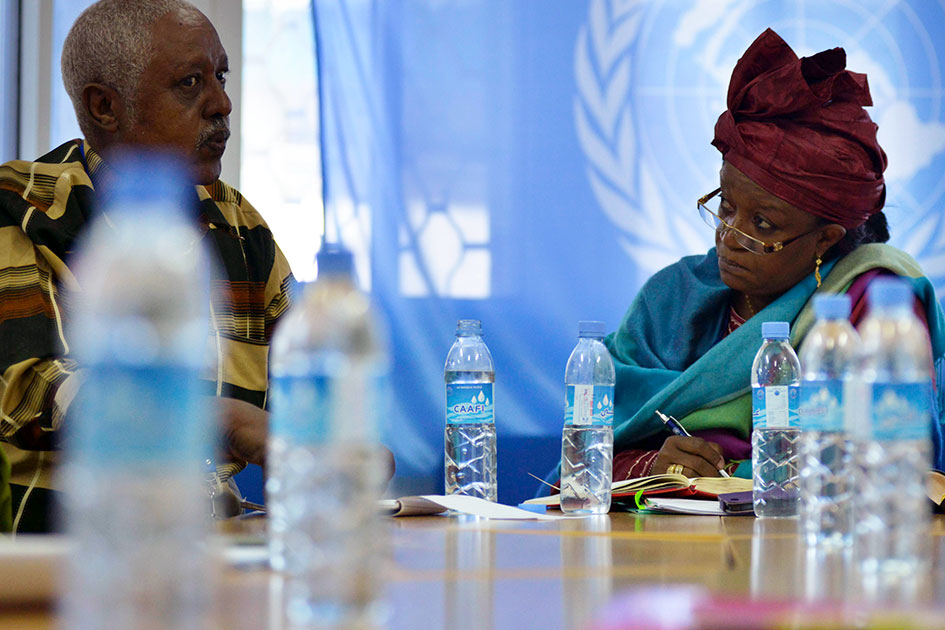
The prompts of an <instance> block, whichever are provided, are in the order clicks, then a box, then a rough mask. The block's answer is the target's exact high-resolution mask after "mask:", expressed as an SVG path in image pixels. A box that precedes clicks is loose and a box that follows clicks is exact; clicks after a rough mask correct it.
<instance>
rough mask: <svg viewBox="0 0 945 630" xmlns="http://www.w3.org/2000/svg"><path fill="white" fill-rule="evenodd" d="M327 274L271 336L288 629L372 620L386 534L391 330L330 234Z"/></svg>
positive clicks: (273, 489) (272, 485)
mask: <svg viewBox="0 0 945 630" xmlns="http://www.w3.org/2000/svg"><path fill="white" fill-rule="evenodd" d="M317 259H318V281H317V282H315V283H314V284H311V285H308V286H307V287H306V288H305V290H304V291H303V293H302V296H301V300H300V302H299V303H298V304H296V305H294V306H293V307H292V309H291V311H290V312H289V313H288V314H287V315H286V318H285V320H284V321H283V323H282V324H281V325H280V327H279V329H278V330H277V331H276V334H275V336H274V337H273V344H272V375H273V382H272V417H271V419H270V429H269V431H270V435H269V451H268V457H267V465H268V478H267V480H266V503H267V506H268V509H269V552H270V565H271V567H272V569H273V570H274V571H276V572H277V573H278V574H279V575H280V576H281V578H282V583H283V588H282V592H281V601H280V602H279V606H280V608H281V611H282V615H284V623H283V624H282V626H281V627H287V628H292V629H298V628H373V627H377V626H379V625H380V624H381V623H382V621H383V617H384V614H385V613H384V608H383V605H382V603H381V600H380V597H379V593H380V586H381V583H382V582H381V580H382V568H383V566H382V562H383V559H384V557H385V556H386V554H387V544H386V540H385V539H384V537H383V536H382V533H383V532H382V529H381V528H380V527H379V522H378V514H377V510H376V508H375V503H376V500H377V499H378V498H379V497H380V496H381V493H382V492H383V487H384V479H385V463H384V460H383V456H382V447H381V445H380V422H381V421H382V418H383V415H384V413H385V411H384V410H385V401H386V396H385V388H386V385H385V384H386V378H387V369H388V368H387V361H386V352H385V351H384V348H385V345H386V341H385V340H386V335H385V334H384V332H383V329H382V328H381V325H380V322H379V321H378V320H377V319H376V318H375V317H374V315H373V313H372V310H371V308H370V303H369V301H368V299H367V298H366V297H365V296H364V295H363V294H362V293H360V292H359V291H358V290H357V288H356V287H355V285H354V281H353V260H352V256H351V253H350V252H348V251H346V250H344V249H342V248H340V247H338V246H336V245H330V244H325V245H323V247H322V249H321V251H320V252H319V253H318V258H317Z"/></svg>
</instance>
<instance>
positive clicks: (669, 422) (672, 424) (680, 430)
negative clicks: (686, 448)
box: [656, 409, 729, 477]
mask: <svg viewBox="0 0 945 630" xmlns="http://www.w3.org/2000/svg"><path fill="white" fill-rule="evenodd" d="M656 415H658V416H659V417H660V420H662V421H663V424H665V425H666V428H667V429H669V430H670V431H672V432H673V433H675V434H676V435H679V436H682V437H692V436H691V435H690V434H689V431H686V428H685V427H684V426H683V425H681V424H679V420H677V419H676V418H674V417H672V416H667V415H666V414H665V413H663V412H662V411H660V410H659V409H657V410H656ZM719 474H720V475H722V476H723V477H728V476H729V474H728V473H727V472H725V471H724V470H723V469H721V468H719Z"/></svg>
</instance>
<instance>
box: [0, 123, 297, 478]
mask: <svg viewBox="0 0 945 630" xmlns="http://www.w3.org/2000/svg"><path fill="white" fill-rule="evenodd" d="M107 171H108V166H107V164H105V163H104V162H103V161H102V158H101V157H100V156H99V155H98V154H97V153H95V152H94V151H93V150H92V149H91V148H90V147H89V146H88V145H87V144H86V143H85V142H83V141H80V140H74V141H71V142H68V143H66V144H64V145H62V146H60V147H58V148H56V149H54V150H53V151H51V152H50V153H48V154H47V155H45V156H43V157H41V158H39V159H38V160H37V161H35V162H25V161H13V162H8V163H6V164H3V165H2V166H0V374H2V379H0V440H3V441H5V442H7V444H4V445H3V449H4V452H5V453H6V454H7V456H8V457H9V458H10V460H11V463H12V465H13V475H12V478H11V480H12V481H13V482H14V483H22V484H27V483H29V482H30V480H31V479H32V477H33V474H34V473H35V472H36V471H37V470H38V469H39V470H40V474H39V478H38V484H37V485H39V486H40V487H47V488H48V487H53V486H52V478H51V475H50V473H51V471H52V468H53V465H54V463H55V459H56V458H55V453H54V452H51V451H46V450H43V449H48V448H50V443H51V440H50V441H48V442H49V443H47V440H45V439H43V438H44V437H50V436H52V435H54V434H55V431H57V430H58V429H59V428H60V427H61V426H62V425H63V423H64V422H68V415H69V414H68V411H69V407H70V404H71V402H72V399H73V397H74V396H75V394H76V392H77V391H78V388H79V385H80V383H81V379H82V367H81V366H80V365H77V364H76V362H75V361H74V360H73V359H72V357H71V355H70V348H69V340H68V339H67V338H66V334H65V333H66V330H67V327H66V326H65V325H64V322H65V321H68V319H69V316H70V312H71V310H72V302H73V300H72V299H70V295H73V294H74V293H75V292H76V291H81V280H82V279H81V278H78V279H77V278H76V277H75V275H74V274H73V272H72V270H71V269H70V267H69V265H70V262H71V257H72V254H73V252H74V248H75V244H76V241H77V238H78V237H79V236H80V235H81V234H82V232H83V230H84V229H85V226H86V224H87V223H88V222H89V221H90V219H91V218H92V217H93V216H94V215H95V213H96V212H97V208H96V197H97V195H96V192H95V187H96V184H97V183H98V182H100V181H101V179H102V176H103V175H104V174H105V173H106V172H107ZM142 186H147V182H142ZM194 215H195V221H196V224H197V225H199V227H200V230H201V233H202V235H203V238H204V239H206V242H207V245H208V247H207V249H208V250H209V251H211V252H214V253H215V254H216V258H217V264H216V265H214V266H213V270H212V272H211V279H212V280H211V296H210V309H211V317H210V322H209V326H208V358H209V367H208V370H207V373H206V374H205V378H206V379H207V380H208V381H209V383H208V389H209V390H211V391H212V392H213V393H215V394H216V395H218V396H227V397H231V398H237V399H240V400H244V401H247V402H250V403H252V404H254V405H256V406H258V407H261V408H265V406H266V393H267V391H268V384H269V379H268V366H269V342H270V339H271V338H272V333H273V329H274V327H275V325H276V323H277V322H278V321H279V319H280V318H281V317H282V316H283V314H284V313H285V312H286V310H287V308H288V306H289V301H290V295H291V292H292V290H293V288H294V284H295V282H294V280H293V278H292V274H291V271H290V269H289V264H288V262H287V261H286V259H285V256H284V255H283V254H282V252H281V251H280V249H279V247H278V246H277V245H276V243H275V241H274V240H273V236H272V232H271V231H270V230H269V228H268V226H267V225H266V223H265V221H264V220H263V218H262V217H261V216H260V215H259V213H258V212H257V211H256V210H255V209H254V208H253V207H252V206H251V205H250V204H249V203H248V202H247V201H246V200H245V199H243V196H242V195H241V194H240V193H239V192H238V191H237V190H236V189H234V188H232V187H230V186H228V185H226V184H225V183H223V182H221V181H217V182H215V183H213V184H211V185H209V186H196V194H195V196H194ZM148 237H149V235H147V234H143V235H142V238H148ZM37 436H39V437H40V439H39V440H38V441H37V439H36V438H37ZM18 447H20V448H18ZM37 449H39V450H37ZM240 467H241V465H240V464H235V465H233V466H227V467H226V469H225V470H223V471H222V472H223V473H224V474H225V475H226V474H230V473H232V472H234V471H235V470H238V469H239V468H240Z"/></svg>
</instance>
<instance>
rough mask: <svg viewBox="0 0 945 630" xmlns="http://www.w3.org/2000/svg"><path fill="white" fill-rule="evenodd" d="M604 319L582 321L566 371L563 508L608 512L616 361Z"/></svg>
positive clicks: (565, 509) (562, 465)
mask: <svg viewBox="0 0 945 630" xmlns="http://www.w3.org/2000/svg"><path fill="white" fill-rule="evenodd" d="M603 337H604V322H579V323H578V343H577V345H576V346H575V347H574V350H573V351H572V352H571V356H570V358H569V359H568V366H567V368H566V369H565V373H564V382H565V385H566V387H567V394H566V397H565V401H564V431H563V433H562V437H561V511H563V512H568V513H572V514H575V513H576V514H606V513H607V512H608V511H609V510H610V487H611V479H612V477H613V460H614V431H613V422H614V383H615V376H614V361H613V359H611V358H610V352H608V351H607V348H606V347H605V346H604V344H603V343H601V339H603Z"/></svg>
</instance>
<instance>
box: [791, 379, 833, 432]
mask: <svg viewBox="0 0 945 630" xmlns="http://www.w3.org/2000/svg"><path fill="white" fill-rule="evenodd" d="M843 391H844V383H843V381H841V380H838V379H831V380H826V381H804V382H803V383H801V392H800V401H799V403H798V406H797V411H798V415H799V416H800V426H801V428H802V429H804V430H805V431H838V432H839V431H843V429H844V421H843Z"/></svg>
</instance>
